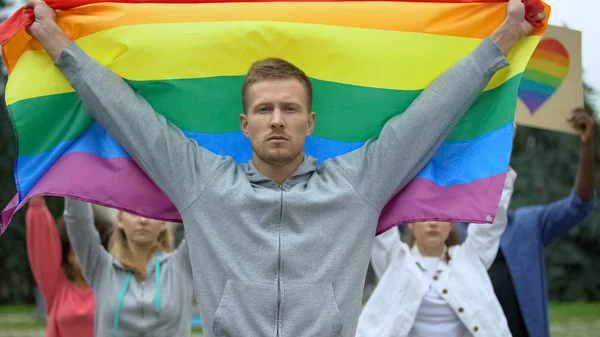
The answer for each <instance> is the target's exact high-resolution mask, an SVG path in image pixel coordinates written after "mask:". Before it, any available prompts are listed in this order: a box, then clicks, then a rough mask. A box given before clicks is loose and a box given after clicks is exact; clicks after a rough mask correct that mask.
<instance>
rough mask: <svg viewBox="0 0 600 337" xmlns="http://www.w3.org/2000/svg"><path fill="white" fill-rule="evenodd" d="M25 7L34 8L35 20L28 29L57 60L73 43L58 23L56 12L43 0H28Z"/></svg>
mask: <svg viewBox="0 0 600 337" xmlns="http://www.w3.org/2000/svg"><path fill="white" fill-rule="evenodd" d="M24 8H30V9H33V15H34V21H33V23H32V24H31V25H29V26H28V27H26V28H25V29H26V31H27V33H28V34H29V35H31V36H32V37H33V38H35V39H36V40H38V41H39V42H40V43H41V44H42V45H43V46H44V48H45V49H46V51H47V52H48V55H50V57H51V58H52V60H54V61H56V59H58V56H59V55H60V54H61V53H62V51H63V50H64V49H65V48H66V47H67V46H68V45H69V44H71V42H72V41H71V39H70V38H69V37H68V36H67V34H65V33H64V32H63V31H62V30H61V29H60V27H58V25H57V24H56V12H55V11H54V9H52V8H50V7H49V6H48V5H47V4H46V3H45V2H44V1H43V0H27V3H26V4H25V6H24Z"/></svg>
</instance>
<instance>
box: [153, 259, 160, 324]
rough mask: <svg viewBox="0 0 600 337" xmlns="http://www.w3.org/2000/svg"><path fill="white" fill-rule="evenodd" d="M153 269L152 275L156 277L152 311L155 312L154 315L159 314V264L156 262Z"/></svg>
mask: <svg viewBox="0 0 600 337" xmlns="http://www.w3.org/2000/svg"><path fill="white" fill-rule="evenodd" d="M154 267H155V268H154V275H155V277H156V294H155V298H154V302H155V307H154V310H156V313H157V314H158V313H159V312H160V263H158V261H156V264H155V265H154Z"/></svg>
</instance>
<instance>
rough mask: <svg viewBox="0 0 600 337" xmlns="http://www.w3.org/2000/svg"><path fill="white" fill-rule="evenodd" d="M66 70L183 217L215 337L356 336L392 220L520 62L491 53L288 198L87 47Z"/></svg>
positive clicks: (310, 161) (302, 173)
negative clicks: (431, 164)
mask: <svg viewBox="0 0 600 337" xmlns="http://www.w3.org/2000/svg"><path fill="white" fill-rule="evenodd" d="M56 65H57V66H58V67H59V68H60V70H61V71H62V72H63V73H64V74H65V76H66V78H67V79H68V80H69V82H70V84H71V85H72V86H73V88H74V89H75V90H76V91H77V93H78V94H79V96H80V98H81V99H82V101H83V105H84V106H85V108H86V109H87V111H88V112H89V113H90V115H91V116H92V117H93V118H94V119H96V120H97V121H98V122H99V123H100V124H102V125H103V126H104V127H105V128H106V129H107V130H108V132H109V133H110V134H111V135H112V136H113V137H114V138H115V139H116V141H117V142H118V143H119V144H120V145H121V146H123V147H124V148H125V150H126V151H127V152H128V153H129V154H130V155H131V156H132V158H133V159H134V160H135V161H136V162H137V163H138V165H140V167H141V168H142V169H143V170H144V171H145V172H146V174H147V175H148V176H149V177H150V178H151V179H152V180H153V181H154V182H155V183H156V185H157V186H158V187H159V188H160V189H161V190H162V191H163V192H164V193H165V194H166V195H167V196H168V197H169V198H170V199H171V201H172V202H173V204H174V205H175V207H177V209H178V210H179V213H180V214H181V217H182V219H183V222H184V223H185V236H186V238H187V240H188V242H189V252H190V259H191V263H192V271H193V275H194V283H195V286H196V294H197V296H198V298H199V299H200V300H201V302H202V318H203V321H204V335H205V336H206V337H212V336H286V337H303V336H316V337H328V336H346V337H350V336H354V334H355V331H356V325H357V319H358V315H359V312H360V310H361V299H362V291H363V286H364V280H365V275H366V272H367V266H368V264H369V257H370V254H371V246H372V243H373V238H374V235H375V229H376V225H377V221H378V218H379V214H380V212H381V210H382V208H383V207H384V205H385V204H386V203H387V202H388V201H389V200H390V199H391V198H392V197H393V196H394V195H395V194H396V193H397V192H398V191H400V190H401V189H402V188H403V187H404V186H405V185H406V184H408V183H409V182H410V181H411V180H412V179H413V178H414V177H415V176H416V175H417V174H418V172H419V171H420V170H421V169H422V168H423V167H424V166H425V164H426V163H427V162H428V161H429V159H430V158H431V157H432V155H433V153H434V152H435V151H436V150H437V148H438V147H439V145H440V144H441V143H442V142H443V141H444V139H445V138H446V137H447V136H448V134H449V133H450V132H451V131H452V129H453V127H454V126H455V125H456V124H457V122H458V121H459V120H460V118H461V117H462V115H463V114H464V112H465V111H466V110H467V109H468V108H469V106H470V105H471V104H472V103H473V102H474V101H475V99H476V98H477V97H478V95H479V94H480V93H481V91H482V90H483V89H484V88H485V87H486V85H487V84H488V82H489V80H490V79H491V77H492V76H493V75H494V73H495V72H496V71H497V70H499V69H501V68H503V67H505V66H507V65H508V61H507V60H506V58H505V57H504V55H503V54H502V53H501V52H500V50H499V49H498V47H497V46H496V45H495V44H494V43H493V42H492V41H491V40H490V39H486V40H484V41H483V42H482V43H481V44H480V46H479V47H478V48H477V49H476V50H475V51H474V52H473V53H471V54H470V55H468V56H467V57H465V58H464V59H462V60H461V61H459V62H457V64H456V65H454V66H453V67H452V68H451V69H449V70H448V71H446V72H445V73H444V74H442V75H441V76H440V77H439V78H437V79H436V80H435V81H434V82H433V83H432V84H431V85H430V86H429V87H428V88H427V89H426V90H424V91H423V93H422V94H421V95H420V96H419V97H418V98H417V99H416V100H415V101H414V102H413V104H412V105H411V106H410V107H409V108H408V109H407V110H406V111H405V112H404V113H403V114H401V115H398V116H396V117H393V118H391V119H390V120H389V121H388V122H387V123H386V125H385V127H384V128H383V130H382V131H381V134H380V136H379V138H378V139H376V140H375V139H374V140H370V141H368V142H367V143H366V144H365V145H364V146H363V147H361V148H360V149H357V150H355V151H353V152H350V153H347V154H345V155H343V156H339V157H336V158H334V159H330V160H326V161H324V162H323V164H322V165H320V166H318V165H317V161H316V160H315V159H314V158H310V157H306V158H305V159H304V162H303V163H302V164H301V165H300V167H298V169H297V170H296V172H294V173H293V175H292V176H291V177H289V178H288V179H287V180H286V181H285V182H284V183H283V184H280V185H279V184H277V183H276V182H274V181H273V180H271V179H269V178H267V177H265V176H263V175H262V174H261V173H260V172H258V171H257V169H256V168H255V167H254V165H253V164H252V161H249V162H248V163H245V164H243V165H238V164H236V162H235V161H234V160H233V159H232V158H230V157H224V156H217V155H215V154H214V153H212V152H210V151H208V150H206V149H203V148H201V147H199V146H198V144H197V143H196V142H195V141H193V140H190V139H188V138H186V137H185V135H184V134H183V133H182V132H181V131H180V130H179V129H178V128H177V127H175V126H173V125H172V124H170V123H169V122H168V121H167V120H166V119H165V118H164V117H163V116H161V115H159V114H157V113H155V112H154V110H153V109H152V107H151V106H150V104H149V103H148V102H146V101H145V100H144V99H143V98H142V97H140V96H138V95H136V93H135V92H134V91H133V90H132V89H131V88H130V87H129V86H128V85H127V83H125V81H123V80H122V79H121V78H120V77H119V76H117V75H115V74H114V73H113V72H111V71H110V70H109V69H107V68H106V67H104V66H103V65H101V64H100V63H98V62H96V61H95V60H92V59H91V58H89V57H88V56H87V55H86V54H85V53H84V52H83V51H82V50H81V49H79V47H78V46H76V45H75V44H71V45H69V46H68V47H67V48H66V49H65V51H63V53H62V54H61V55H60V57H59V58H58V59H57V60H56ZM365 113H375V112H373V111H365ZM340 233H341V235H340Z"/></svg>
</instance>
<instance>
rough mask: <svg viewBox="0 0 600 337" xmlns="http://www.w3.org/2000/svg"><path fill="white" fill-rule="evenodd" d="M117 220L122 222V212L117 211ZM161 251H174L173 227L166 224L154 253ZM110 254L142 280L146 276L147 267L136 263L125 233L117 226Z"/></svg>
mask: <svg viewBox="0 0 600 337" xmlns="http://www.w3.org/2000/svg"><path fill="white" fill-rule="evenodd" d="M116 216H117V219H118V220H120V219H121V217H122V216H123V212H122V211H117V215H116ZM156 251H160V252H165V253H170V252H172V251H173V233H172V231H171V225H170V223H168V222H165V229H164V230H163V231H162V232H161V233H160V234H159V235H158V245H157V246H156V247H154V252H156ZM110 254H112V256H114V257H115V258H117V259H118V260H119V262H121V264H122V265H123V267H125V269H128V270H131V271H132V272H134V273H135V274H136V276H138V277H140V278H145V276H146V265H142V264H141V263H139V262H137V261H135V260H134V259H133V256H132V254H131V251H130V250H129V246H128V245H127V236H126V235H125V231H124V230H123V229H121V228H119V227H118V226H117V222H115V227H114V230H113V234H112V237H111V242H110Z"/></svg>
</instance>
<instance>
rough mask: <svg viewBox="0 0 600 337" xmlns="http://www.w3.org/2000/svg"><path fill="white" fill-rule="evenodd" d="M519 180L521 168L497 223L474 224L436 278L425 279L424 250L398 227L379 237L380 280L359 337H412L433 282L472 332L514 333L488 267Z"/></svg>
mask: <svg viewBox="0 0 600 337" xmlns="http://www.w3.org/2000/svg"><path fill="white" fill-rule="evenodd" d="M515 178H516V172H515V171H513V170H512V169H510V170H509V172H508V174H507V177H506V181H505V184H504V190H503V192H502V196H501V199H500V204H499V206H498V212H497V215H496V219H495V220H494V223H493V224H472V225H470V226H469V228H468V236H467V239H466V240H465V241H464V242H463V243H462V244H461V245H457V246H453V247H450V248H449V249H448V253H449V256H450V262H449V263H446V262H443V260H442V261H441V262H440V263H439V264H438V271H439V273H438V274H437V275H436V276H437V279H433V278H429V277H426V276H425V273H424V272H423V271H422V270H421V269H420V268H419V267H418V266H417V261H419V259H420V257H421V255H420V253H419V250H418V249H417V248H416V245H415V246H414V247H413V249H411V248H409V247H408V245H407V244H406V243H404V242H402V241H401V240H400V235H399V233H398V230H396V229H391V230H389V231H387V232H385V233H383V234H381V235H379V236H377V237H376V238H375V242H374V244H373V250H372V255H371V263H372V265H373V269H374V271H375V273H376V274H377V276H378V277H380V281H379V283H378V285H377V287H376V288H375V290H374V292H373V294H372V295H371V297H370V298H369V301H368V302H367V304H366V305H365V307H364V309H363V311H362V313H361V315H360V318H359V321H358V329H357V334H356V336H357V337H392V336H393V337H405V336H408V335H409V333H410V331H411V329H412V327H413V324H414V322H415V318H416V316H417V311H418V310H419V306H420V305H421V300H422V299H423V297H424V296H425V293H426V292H427V290H428V289H429V287H430V285H432V284H433V285H434V287H435V289H436V290H437V292H438V294H439V295H440V296H441V297H443V298H444V299H445V300H446V301H447V302H448V304H449V305H450V307H451V308H452V309H453V310H454V312H455V313H456V314H457V315H458V317H459V319H460V320H461V321H462V323H463V324H464V326H465V327H466V328H467V330H468V331H470V333H469V334H467V336H469V337H470V336H477V337H488V336H489V337H508V336H511V333H510V330H509V328H508V323H507V321H506V317H505V316H504V312H503V311H502V307H501V306H500V303H499V302H498V299H497V298H496V295H495V293H494V289H493V286H492V282H491V281H490V279H489V276H488V272H487V270H488V268H489V267H490V266H491V265H492V262H493V261H494V259H495V257H496V254H497V252H498V247H499V244H500V236H501V235H502V233H503V232H504V229H505V227H506V224H507V222H508V220H507V210H508V204H509V201H510V198H511V196H512V192H513V183H514V180H515ZM467 336H465V337H467Z"/></svg>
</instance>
